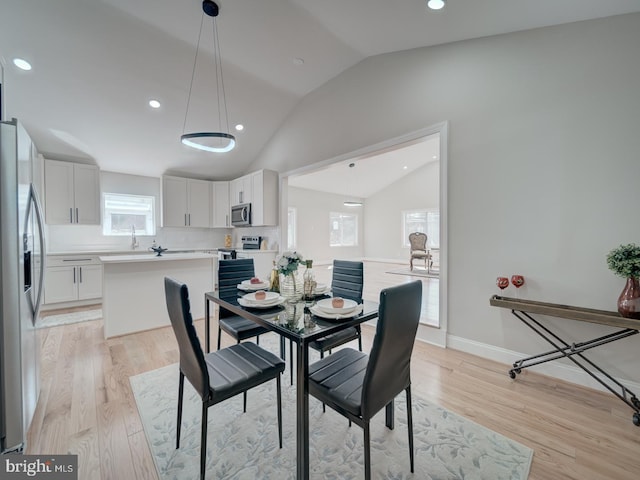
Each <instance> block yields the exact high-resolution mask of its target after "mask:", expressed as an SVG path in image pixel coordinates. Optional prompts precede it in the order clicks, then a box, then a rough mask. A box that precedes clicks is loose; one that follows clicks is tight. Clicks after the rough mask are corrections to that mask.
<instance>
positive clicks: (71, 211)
mask: <svg viewBox="0 0 640 480" xmlns="http://www.w3.org/2000/svg"><path fill="white" fill-rule="evenodd" d="M69 223H73V208H72V207H69Z"/></svg>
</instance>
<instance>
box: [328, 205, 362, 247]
mask: <svg viewBox="0 0 640 480" xmlns="http://www.w3.org/2000/svg"><path fill="white" fill-rule="evenodd" d="M329 245H330V246H332V247H355V246H357V245H358V215H357V214H355V213H342V212H331V213H330V214H329Z"/></svg>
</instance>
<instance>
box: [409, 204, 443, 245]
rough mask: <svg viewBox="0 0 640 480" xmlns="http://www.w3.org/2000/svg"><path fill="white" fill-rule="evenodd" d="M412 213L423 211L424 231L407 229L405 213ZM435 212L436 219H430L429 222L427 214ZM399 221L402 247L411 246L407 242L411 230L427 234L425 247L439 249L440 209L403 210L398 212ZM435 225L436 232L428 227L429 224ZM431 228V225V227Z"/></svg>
mask: <svg viewBox="0 0 640 480" xmlns="http://www.w3.org/2000/svg"><path fill="white" fill-rule="evenodd" d="M412 213H425V215H426V219H425V226H424V230H425V231H424V232H423V231H422V230H415V229H411V231H409V230H408V229H407V215H408V214H412ZM434 214H437V220H432V222H429V215H434ZM400 215H401V216H400V222H401V232H400V233H401V235H402V237H401V245H402V248H411V244H410V243H409V234H410V233H413V232H422V233H426V234H427V248H433V249H439V248H440V209H439V208H414V209H410V210H403V211H402V212H401V213H400ZM430 223H431V225H434V224H436V225H437V229H438V231H437V234H435V233H433V231H432V229H429V225H430ZM432 228H433V227H432Z"/></svg>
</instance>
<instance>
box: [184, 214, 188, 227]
mask: <svg viewBox="0 0 640 480" xmlns="http://www.w3.org/2000/svg"><path fill="white" fill-rule="evenodd" d="M187 225H188V223H187V214H186V213H185V214H184V226H185V227H186V226H187Z"/></svg>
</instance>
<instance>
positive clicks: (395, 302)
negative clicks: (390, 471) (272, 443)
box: [309, 280, 422, 480]
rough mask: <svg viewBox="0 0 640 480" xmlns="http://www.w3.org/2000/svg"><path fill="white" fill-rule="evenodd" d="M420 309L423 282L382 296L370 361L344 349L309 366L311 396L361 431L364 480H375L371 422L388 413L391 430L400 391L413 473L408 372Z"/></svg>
mask: <svg viewBox="0 0 640 480" xmlns="http://www.w3.org/2000/svg"><path fill="white" fill-rule="evenodd" d="M421 303H422V282H421V281H420V280H416V281H414V282H411V283H406V284H403V285H398V286H395V287H390V288H386V289H384V290H382V292H380V308H379V311H378V324H377V327H376V335H375V337H374V339H373V346H372V348H371V353H370V355H366V354H365V353H362V352H359V351H357V350H354V349H352V348H344V349H341V350H339V351H337V352H336V353H333V354H331V355H329V356H327V357H325V358H323V359H321V360H319V361H318V362H316V363H314V364H312V365H310V366H309V393H310V394H311V395H313V396H314V397H316V398H317V399H318V400H320V401H322V402H323V403H325V404H327V405H329V406H330V407H331V408H333V409H334V410H336V411H337V412H338V413H340V414H342V415H344V416H345V417H347V418H348V419H349V420H350V421H353V422H354V423H356V424H358V425H359V426H361V427H362V428H363V430H364V464H365V465H364V466H365V479H366V480H370V478H371V453H370V429H369V423H370V420H371V418H373V416H374V415H375V414H376V413H378V412H379V411H380V410H381V409H382V408H384V407H386V408H387V426H388V427H389V428H393V401H394V399H395V397H396V396H397V395H398V394H399V393H400V392H402V390H404V391H405V393H406V399H407V427H408V437H409V461H410V466H411V472H413V471H414V462H413V417H412V412H411V375H410V369H411V354H412V352H413V344H414V342H415V337H416V333H417V330H418V323H419V320H420V309H421Z"/></svg>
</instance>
